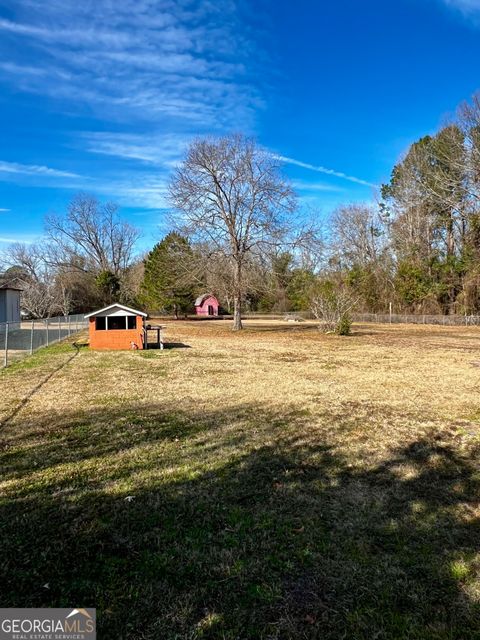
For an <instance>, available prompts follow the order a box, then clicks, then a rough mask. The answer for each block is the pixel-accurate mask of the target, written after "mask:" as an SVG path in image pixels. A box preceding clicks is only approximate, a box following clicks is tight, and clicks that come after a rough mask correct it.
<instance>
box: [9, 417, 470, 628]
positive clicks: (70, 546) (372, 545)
mask: <svg viewBox="0 0 480 640" xmlns="http://www.w3.org/2000/svg"><path fill="white" fill-rule="evenodd" d="M233 409H234V410H233ZM233 409H232V415H231V416H227V415H225V414H222V413H220V412H216V411H211V412H210V413H209V414H205V413H203V412H202V413H199V414H198V415H195V414H191V413H190V414H188V415H186V414H183V413H181V412H174V413H172V412H170V413H167V412H164V411H162V409H161V408H159V407H154V406H151V407H148V408H145V407H128V406H127V407H122V408H121V409H120V408H108V409H103V410H101V411H100V410H99V411H95V412H91V413H90V414H88V415H87V414H82V415H81V416H78V415H77V416H75V415H66V416H63V417H62V418H61V420H62V425H61V426H59V425H57V427H58V428H52V430H51V432H50V431H49V430H48V429H47V430H46V431H44V432H42V433H38V432H37V431H35V430H33V431H32V433H31V437H30V438H27V439H26V440H22V439H21V438H17V440H15V441H12V447H11V448H10V447H9V446H8V443H7V446H6V448H5V449H4V450H3V452H1V453H0V467H1V468H2V469H3V470H4V471H5V474H4V475H3V480H7V481H9V482H7V484H6V485H5V489H4V491H3V494H0V495H1V497H0V547H1V549H2V556H1V559H0V567H1V569H0V574H1V575H0V594H1V602H2V606H5V607H8V606H11V607H14V606H15V607H27V606H65V607H67V606H96V607H97V609H98V619H99V637H100V638H108V639H112V640H113V639H115V640H118V639H121V638H125V639H127V638H128V639H140V638H142V639H152V640H153V639H157V638H162V639H164V638H165V639H167V638H168V639H170V638H171V639H172V640H173V638H200V637H202V638H207V637H208V638H218V639H220V638H232V639H233V638H278V639H280V638H327V639H332V640H333V639H338V638H355V639H362V640H363V639H365V640H371V638H392V639H393V638H396V639H398V638H409V639H410V638H415V639H417V638H418V639H420V638H421V639H425V640H427V639H428V640H430V639H432V638H438V639H445V640H446V639H447V638H448V639H449V640H451V639H454V638H458V639H459V640H460V639H465V638H478V637H479V629H480V626H479V616H478V614H479V612H480V611H479V608H478V602H476V601H475V596H474V594H475V587H474V584H475V583H474V579H475V569H476V564H475V563H476V562H478V561H477V559H476V558H477V553H478V540H479V539H480V524H479V520H478V518H477V517H476V513H477V512H476V508H477V507H478V496H479V493H478V492H479V488H480V486H479V485H480V477H479V475H478V465H477V460H476V457H475V455H474V453H472V454H471V455H470V456H467V455H466V454H464V455H460V454H459V453H458V452H456V451H455V449H454V448H453V445H452V446H450V445H446V444H444V443H440V441H436V440H435V439H428V440H427V439H423V440H418V441H415V442H413V443H410V444H408V445H406V446H405V447H402V448H399V449H397V450H395V451H392V453H391V455H390V456H389V458H388V459H386V460H384V461H382V463H380V464H377V465H369V464H368V461H363V464H360V463H359V464H353V463H352V461H351V460H350V461H349V460H347V459H346V458H345V457H344V456H343V455H341V454H340V452H339V450H337V449H336V448H335V447H334V446H333V445H332V443H329V442H326V441H322V439H321V438H320V437H319V434H318V433H317V435H315V434H310V435H309V431H308V424H307V428H306V429H305V428H304V430H303V431H302V432H300V427H301V426H302V425H303V427H305V423H308V416H307V415H305V414H302V413H301V412H297V413H291V414H290V415H289V416H287V417H285V416H283V417H282V416H280V415H278V414H274V413H272V412H270V411H268V410H267V409H265V408H264V407H261V406H258V405H244V406H240V407H236V408H233ZM16 426H17V427H18V429H17V431H19V432H21V431H22V427H23V428H25V429H31V425H30V424H27V423H25V424H24V425H22V424H21V422H18V423H17V425H16ZM251 431H254V432H256V433H257V434H260V437H258V438H257V439H255V440H252V436H251ZM265 442H270V443H272V444H270V445H269V446H266V445H265V444H262V443H265ZM477 569H478V565H477ZM477 593H478V592H477Z"/></svg>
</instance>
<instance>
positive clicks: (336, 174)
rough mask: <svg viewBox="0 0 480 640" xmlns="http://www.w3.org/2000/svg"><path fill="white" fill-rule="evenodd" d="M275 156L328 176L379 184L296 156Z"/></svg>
mask: <svg viewBox="0 0 480 640" xmlns="http://www.w3.org/2000/svg"><path fill="white" fill-rule="evenodd" d="M275 158H277V159H278V160H280V161H281V162H284V163H285V164H292V165H295V166H296V167H302V169H309V170H310V171H316V172H317V173H323V174H325V175H328V176H334V177H335V178H341V179H342V180H348V181H349V182H354V183H355V184H361V185H363V186H365V187H376V186H377V185H375V184H373V182H368V181H367V180H363V179H362V178H357V177H356V176H350V175H348V174H347V173H343V172H342V171H335V170H334V169H328V168H327V167H322V166H321V165H314V164H310V163H308V162H302V161H301V160H295V159H294V158H288V157H287V156H282V155H278V154H275Z"/></svg>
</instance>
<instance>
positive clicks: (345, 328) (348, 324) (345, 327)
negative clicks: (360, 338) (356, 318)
mask: <svg viewBox="0 0 480 640" xmlns="http://www.w3.org/2000/svg"><path fill="white" fill-rule="evenodd" d="M351 328H352V319H351V318H350V316H349V314H348V313H344V314H343V315H342V317H341V318H340V320H339V321H338V323H337V326H336V327H335V333H337V334H338V335H339V336H349V335H350V330H351Z"/></svg>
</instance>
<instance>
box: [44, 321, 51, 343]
mask: <svg viewBox="0 0 480 640" xmlns="http://www.w3.org/2000/svg"><path fill="white" fill-rule="evenodd" d="M45 326H46V327H47V347H48V345H49V344H50V341H49V339H48V318H47V319H46V320H45Z"/></svg>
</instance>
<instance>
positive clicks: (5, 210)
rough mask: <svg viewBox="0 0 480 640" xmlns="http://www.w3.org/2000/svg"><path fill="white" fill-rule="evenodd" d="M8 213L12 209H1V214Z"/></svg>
mask: <svg viewBox="0 0 480 640" xmlns="http://www.w3.org/2000/svg"><path fill="white" fill-rule="evenodd" d="M8 211H11V209H4V208H3V207H1V208H0V213H7V212H8Z"/></svg>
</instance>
